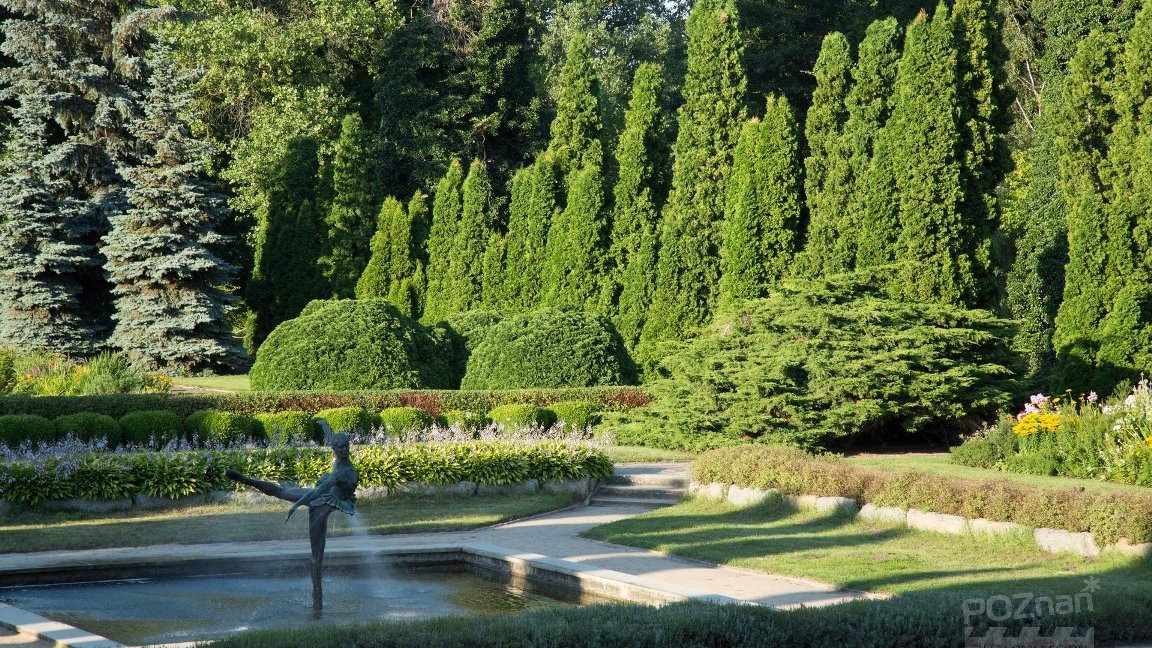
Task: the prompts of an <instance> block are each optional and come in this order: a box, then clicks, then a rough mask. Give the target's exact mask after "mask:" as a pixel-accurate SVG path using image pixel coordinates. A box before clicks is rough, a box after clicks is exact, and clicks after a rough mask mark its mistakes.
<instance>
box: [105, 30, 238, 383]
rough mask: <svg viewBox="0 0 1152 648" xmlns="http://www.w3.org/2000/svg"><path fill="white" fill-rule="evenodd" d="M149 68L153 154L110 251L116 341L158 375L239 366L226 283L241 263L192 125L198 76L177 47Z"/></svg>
mask: <svg viewBox="0 0 1152 648" xmlns="http://www.w3.org/2000/svg"><path fill="white" fill-rule="evenodd" d="M149 67H150V71H151V79H152V87H151V88H150V90H149V91H148V94H147V95H146V98H147V102H146V104H145V106H146V107H145V112H144V115H143V116H142V117H141V118H140V119H138V120H137V121H135V122H134V123H132V125H131V127H130V131H131V132H132V134H133V135H134V136H135V137H136V138H137V141H138V142H139V144H140V145H141V146H142V148H143V150H144V151H145V153H146V157H145V158H144V160H143V162H142V164H140V165H139V166H137V167H134V168H130V169H127V170H126V171H125V175H126V177H127V179H128V180H129V181H131V183H132V184H131V186H130V187H129V189H128V192H127V198H128V204H129V206H130V207H129V209H128V210H127V211H125V212H122V213H119V214H116V215H113V216H112V217H111V218H110V224H111V230H110V232H109V233H108V234H107V235H106V236H105V237H104V238H103V240H102V243H103V245H102V246H101V249H100V251H101V253H102V254H103V255H104V257H105V259H106V262H105V265H104V272H105V275H106V276H107V278H108V281H109V282H110V283H111V284H112V294H113V295H114V296H115V298H116V300H115V309H116V310H115V314H114V315H113V319H114V320H115V322H116V326H115V329H114V330H113V331H112V334H111V335H110V336H109V338H108V342H107V343H108V345H109V346H111V347H112V348H115V349H119V350H122V351H125V352H126V353H128V355H129V356H130V357H132V358H134V359H135V360H136V361H137V362H139V363H140V364H141V365H145V366H149V367H153V368H157V369H162V370H167V371H186V372H187V371H202V370H229V369H235V368H237V367H239V366H240V365H241V364H242V363H243V359H244V350H243V348H242V347H241V346H240V345H239V344H238V343H237V341H236V340H235V339H234V338H233V336H232V330H231V328H230V327H229V326H228V324H227V323H226V321H225V318H224V315H225V313H226V311H227V310H228V308H229V307H230V306H231V305H232V304H233V303H234V301H235V298H234V297H232V296H231V295H229V294H227V293H225V292H223V291H222V290H221V289H220V286H224V285H227V284H230V283H233V280H234V277H235V272H236V267H235V266H233V265H231V264H229V263H226V262H224V261H223V260H221V259H220V257H219V256H218V255H217V252H216V250H217V249H218V248H219V246H220V245H221V244H222V243H223V242H224V237H222V236H221V235H220V233H219V231H218V229H219V227H220V226H221V224H222V223H223V222H224V221H225V219H226V217H227V215H228V208H227V203H226V196H225V195H224V194H222V193H221V192H220V191H219V190H217V188H216V187H215V186H214V185H213V184H212V183H211V182H209V181H208V180H207V179H206V178H205V175H204V159H206V157H207V155H208V153H209V151H210V149H209V148H208V147H207V146H205V145H204V144H203V143H202V142H200V141H199V140H197V139H195V138H194V137H192V135H191V133H190V132H189V129H188V125H187V123H186V122H185V121H184V115H185V114H186V113H187V111H188V109H189V106H190V105H191V93H190V90H191V88H192V82H193V80H194V77H193V76H192V75H190V74H187V73H183V72H181V71H180V70H179V69H177V67H176V66H175V64H174V63H173V62H172V59H171V57H170V52H169V50H168V49H167V48H156V49H154V50H153V52H152V53H151V55H150V56H149Z"/></svg>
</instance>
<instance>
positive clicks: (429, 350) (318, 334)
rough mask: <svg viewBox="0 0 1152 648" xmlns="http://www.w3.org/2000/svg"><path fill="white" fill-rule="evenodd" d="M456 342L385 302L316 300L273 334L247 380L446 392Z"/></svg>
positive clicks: (264, 384)
mask: <svg viewBox="0 0 1152 648" xmlns="http://www.w3.org/2000/svg"><path fill="white" fill-rule="evenodd" d="M434 335H435V337H434ZM451 347H452V344H451V341H450V340H448V339H446V336H445V335H444V333H443V332H439V331H437V330H436V329H428V328H425V327H424V326H421V325H420V323H419V322H416V321H415V320H413V319H411V318H409V317H407V316H405V315H404V314H403V313H401V312H400V311H399V310H398V309H397V308H396V307H395V306H393V305H392V304H391V303H389V302H388V301H387V300H386V299H359V300H358V299H343V300H332V301H323V302H316V301H314V302H312V303H310V304H309V305H308V307H307V308H306V309H305V310H304V312H302V313H301V314H300V316H299V317H297V318H295V319H290V320H288V321H286V322H283V323H281V324H280V325H279V326H277V327H276V329H275V330H273V331H272V333H271V334H269V335H268V338H267V339H266V340H264V343H263V344H261V345H260V348H259V349H258V350H257V351H256V361H255V363H254V364H253V365H252V371H251V372H250V374H249V378H250V380H251V383H252V389H254V390H257V391H264V390H278V389H396V388H410V389H419V388H433V389H436V388H439V389H447V388H451V387H455V386H456V380H455V377H454V376H453V375H452V374H453V372H452V368H451V367H450V358H451V353H452V348H451Z"/></svg>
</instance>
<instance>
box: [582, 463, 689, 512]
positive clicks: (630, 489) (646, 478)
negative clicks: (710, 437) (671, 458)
mask: <svg viewBox="0 0 1152 648" xmlns="http://www.w3.org/2000/svg"><path fill="white" fill-rule="evenodd" d="M689 465H690V464H688V463H660V464H618V465H617V466H616V467H615V468H614V469H613V472H612V476H611V477H609V478H608V479H607V480H605V481H604V482H603V483H602V484H600V486H599V487H598V488H597V489H596V490H595V491H594V492H593V493H592V496H591V497H590V498H589V500H588V504H589V505H590V506H646V507H649V508H661V507H664V506H672V505H673V504H679V503H680V500H681V499H683V497H684V496H685V495H687V494H688V485H689V483H690V482H691V477H690V476H689V474H688V467H689Z"/></svg>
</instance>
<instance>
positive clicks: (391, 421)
mask: <svg viewBox="0 0 1152 648" xmlns="http://www.w3.org/2000/svg"><path fill="white" fill-rule="evenodd" d="M435 424H436V419H435V418H434V417H433V416H432V415H431V414H429V413H428V412H425V411H424V410H422V409H420V408H419V407H389V408H388V409H385V410H384V411H382V412H380V425H382V426H384V428H385V429H386V430H387V431H388V435H389V436H398V437H401V438H403V437H405V436H407V435H408V433H410V432H420V431H422V430H427V429H428V428H430V427H432V426H433V425H435Z"/></svg>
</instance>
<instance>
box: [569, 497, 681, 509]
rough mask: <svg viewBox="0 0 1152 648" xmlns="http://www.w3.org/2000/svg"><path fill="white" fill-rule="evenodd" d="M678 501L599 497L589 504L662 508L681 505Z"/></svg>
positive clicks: (653, 498)
mask: <svg viewBox="0 0 1152 648" xmlns="http://www.w3.org/2000/svg"><path fill="white" fill-rule="evenodd" d="M679 503H680V500H678V499H662V498H655V497H615V496H610V497H602V496H600V495H597V496H595V497H593V498H592V500H591V501H589V502H588V505H589V506H647V507H650V508H661V507H664V506H672V505H673V504H679Z"/></svg>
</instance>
